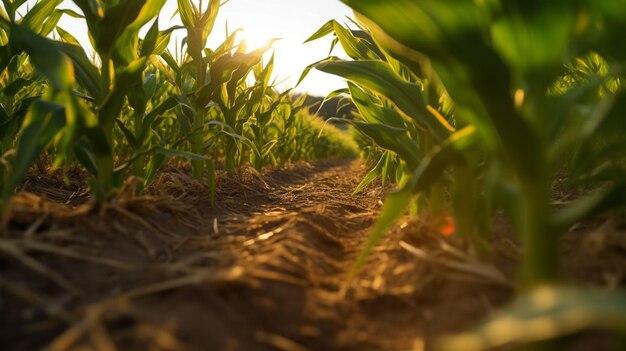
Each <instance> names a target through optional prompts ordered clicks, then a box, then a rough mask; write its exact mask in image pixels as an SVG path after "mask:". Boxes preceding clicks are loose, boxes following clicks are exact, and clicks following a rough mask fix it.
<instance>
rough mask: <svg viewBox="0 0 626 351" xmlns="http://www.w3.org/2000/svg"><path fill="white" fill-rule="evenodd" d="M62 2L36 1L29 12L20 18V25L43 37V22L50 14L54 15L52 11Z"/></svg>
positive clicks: (61, 0) (53, 0) (51, 0)
mask: <svg viewBox="0 0 626 351" xmlns="http://www.w3.org/2000/svg"><path fill="white" fill-rule="evenodd" d="M62 2H63V0H47V1H38V2H37V3H36V4H35V6H33V7H32V8H31V9H30V11H28V12H26V14H25V15H24V17H23V18H22V21H21V24H23V25H25V26H26V27H28V28H30V29H31V30H32V31H33V32H35V33H38V34H43V35H45V34H46V33H42V27H43V25H44V22H45V21H46V19H48V17H49V16H50V14H52V13H54V10H55V9H56V8H57V6H59V5H60V4H61V3H62Z"/></svg>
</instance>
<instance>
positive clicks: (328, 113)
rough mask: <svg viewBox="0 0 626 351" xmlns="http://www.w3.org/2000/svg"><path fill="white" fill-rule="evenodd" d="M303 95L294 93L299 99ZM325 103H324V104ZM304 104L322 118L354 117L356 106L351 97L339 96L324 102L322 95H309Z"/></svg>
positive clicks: (295, 97)
mask: <svg viewBox="0 0 626 351" xmlns="http://www.w3.org/2000/svg"><path fill="white" fill-rule="evenodd" d="M301 96H302V95H301V94H296V95H294V99H299V98H300V97H301ZM322 103H323V104H322ZM304 105H305V106H306V107H307V108H308V110H309V112H310V113H312V114H317V115H318V116H320V117H321V118H322V119H324V120H327V119H329V118H332V117H340V118H349V119H352V114H353V111H356V107H355V106H354V104H353V103H352V101H351V100H350V99H346V98H345V97H341V96H337V97H334V98H332V99H329V100H328V101H326V102H324V97H322V96H311V95H309V96H307V97H306V100H305V103H304Z"/></svg>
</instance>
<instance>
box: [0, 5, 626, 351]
mask: <svg viewBox="0 0 626 351" xmlns="http://www.w3.org/2000/svg"><path fill="white" fill-rule="evenodd" d="M164 2H165V0H126V1H124V0H117V1H101V0H91V1H90V0H74V3H75V4H76V5H77V6H78V7H79V8H80V9H81V13H75V12H72V11H68V10H59V9H57V7H58V6H59V4H60V3H61V0H50V1H45V0H44V1H39V2H37V4H36V5H35V6H34V7H33V8H31V9H30V10H29V11H28V12H27V13H26V14H25V15H24V16H23V17H21V18H16V17H17V15H16V14H17V9H18V8H19V7H20V6H21V5H22V4H23V3H24V1H23V0H21V1H11V0H3V4H4V9H3V12H2V13H0V44H1V45H2V51H1V53H2V56H1V57H0V71H1V72H2V76H1V82H2V83H1V84H2V95H1V96H0V102H1V105H2V109H0V123H1V124H0V138H1V140H2V144H1V145H2V146H1V147H2V150H1V154H2V162H1V163H0V172H1V173H2V183H1V186H2V193H3V199H4V202H3V203H4V204H7V203H8V201H9V200H10V198H11V196H12V194H13V193H14V192H15V190H16V188H18V186H19V185H20V183H21V181H22V179H23V178H24V176H25V174H26V173H27V172H28V171H29V169H30V168H31V167H32V166H33V164H35V163H36V162H43V163H44V164H51V165H52V166H53V167H61V168H63V167H69V166H70V165H75V164H80V165H81V166H82V167H83V168H84V169H86V170H87V171H88V172H89V173H90V174H91V175H92V177H91V182H90V187H91V191H92V193H93V194H94V197H95V199H96V204H98V205H102V204H104V203H106V202H107V201H109V200H111V199H112V197H113V196H114V195H115V191H116V190H117V189H119V188H120V187H121V185H122V183H123V182H124V180H125V179H126V178H127V177H129V176H136V177H140V178H141V179H142V180H143V181H142V182H141V183H140V184H139V186H138V188H137V189H136V191H137V193H139V194H140V193H141V192H142V191H143V189H145V187H146V186H148V185H149V184H150V182H151V181H152V180H153V179H154V177H155V175H156V174H157V172H158V170H159V169H160V167H161V166H163V165H164V164H165V163H166V162H168V160H169V162H171V160H172V159H173V160H178V162H183V161H184V162H189V163H190V164H191V167H192V173H193V175H194V176H195V177H197V178H205V179H207V184H208V185H209V186H210V187H211V188H212V189H215V185H216V184H215V182H216V180H215V179H216V177H215V174H216V168H217V167H218V165H223V167H224V169H225V170H226V171H227V172H234V171H235V170H236V169H238V167H240V166H242V165H246V164H249V165H251V166H252V167H254V168H256V169H258V170H261V169H262V168H263V167H265V166H269V165H273V166H281V165H285V164H286V163H288V162H293V161H297V160H307V159H313V158H321V157H329V156H355V155H356V153H357V152H360V153H361V156H362V157H364V158H365V159H366V160H368V161H369V162H370V164H371V165H372V167H371V171H370V172H369V173H368V174H367V176H366V177H365V178H364V179H363V181H362V182H361V184H360V185H359V186H358V188H357V189H356V192H359V191H361V190H362V189H364V188H365V187H366V186H367V185H368V184H370V183H372V182H373V181H374V180H376V179H382V180H383V182H393V183H395V184H397V185H398V187H397V190H395V191H394V192H392V193H391V194H390V195H389V196H388V197H387V199H386V200H385V202H384V206H383V209H382V213H381V215H380V217H379V218H378V219H377V222H376V224H375V226H374V228H373V231H372V233H371V235H370V237H369V241H368V244H367V247H366V248H365V249H364V250H363V252H362V253H361V255H360V257H359V258H358V260H357V261H356V263H355V265H354V268H353V271H352V273H351V274H352V276H355V275H356V274H357V272H358V271H359V269H360V268H362V266H363V264H364V262H365V260H366V259H367V257H368V256H369V255H370V254H372V252H373V251H374V248H375V246H376V244H377V243H378V242H379V241H380V240H381V238H382V236H383V235H384V234H385V232H386V231H387V230H388V229H390V228H391V226H392V225H393V224H394V223H395V222H396V221H397V220H398V219H399V218H400V217H401V216H402V215H404V214H406V213H407V211H408V212H410V213H411V214H414V215H418V216H420V218H423V219H424V220H429V221H434V222H441V223H442V225H443V224H446V223H450V222H451V223H454V231H455V235H458V236H460V237H462V238H464V239H465V240H467V241H468V242H469V243H471V246H472V247H473V248H474V249H475V251H476V252H477V254H478V255H479V256H484V257H488V256H489V255H490V253H491V250H492V247H491V244H490V243H491V236H490V235H491V234H490V233H491V232H492V231H491V223H492V220H493V218H494V216H495V215H496V214H497V213H505V214H506V215H507V216H508V218H510V220H511V222H512V223H513V226H514V228H515V232H516V234H517V236H518V239H519V241H520V242H521V243H522V247H523V259H522V262H521V266H520V268H519V274H518V285H517V292H518V294H517V295H518V297H517V299H516V300H515V301H514V303H513V304H512V305H510V306H509V307H508V308H507V309H505V310H503V311H500V312H497V313H496V314H494V315H493V316H492V318H490V319H489V320H487V321H485V323H484V324H483V325H481V326H479V327H478V328H476V329H475V330H472V331H469V332H467V333H463V334H459V335H456V336H451V337H449V338H444V339H443V340H442V342H441V344H440V345H439V346H440V347H441V348H442V349H446V350H482V349H490V348H493V347H500V346H503V345H508V344H511V343H530V344H531V345H532V346H531V347H533V348H534V349H537V350H542V349H546V350H548V349H549V350H552V349H555V347H556V346H555V344H550V343H546V340H551V339H555V338H558V337H562V336H565V335H568V334H570V333H573V332H576V331H580V330H585V329H588V328H603V329H609V330H612V331H615V332H617V333H622V334H624V333H626V295H624V294H623V293H619V292H614V291H611V292H607V291H596V290H589V289H584V288H581V287H569V286H566V285H563V284H562V283H561V280H560V277H559V272H558V262H557V260H558V245H559V238H560V236H561V235H563V234H564V233H566V232H567V231H568V230H569V229H570V228H572V227H574V226H575V225H577V224H579V223H581V222H583V221H585V220H589V219H592V218H595V217H596V216H599V215H607V214H610V215H614V216H622V217H623V216H624V206H625V205H626V173H625V172H626V162H625V161H626V158H625V155H626V119H625V118H626V92H625V89H624V78H625V77H626V71H625V69H626V45H625V44H626V42H625V41H624V33H625V32H626V1H623V0H553V1H527V0H509V1H499V0H483V1H470V0H448V1H434V0H430V1H429V0H342V2H343V3H345V4H347V5H348V6H350V7H351V8H352V9H354V10H355V14H356V19H355V20H353V21H350V22H349V23H347V24H343V23H340V22H337V21H334V20H331V21H329V22H327V23H326V24H324V25H323V26H322V27H321V28H320V29H319V30H318V31H317V32H316V33H314V34H313V35H312V36H311V37H310V38H309V39H308V40H307V41H314V40H318V39H320V38H323V37H327V36H331V37H332V38H333V44H332V45H333V47H334V46H336V45H339V46H341V47H342V48H343V50H344V51H345V53H346V54H347V55H348V56H349V58H350V59H340V58H337V57H333V56H330V57H328V58H326V59H324V60H322V61H320V62H316V63H314V64H312V65H311V66H310V67H309V68H307V69H306V70H305V71H304V73H303V75H302V78H301V79H304V78H305V76H306V75H307V73H308V72H309V71H310V70H311V69H317V70H320V71H322V72H325V73H328V74H333V75H336V76H339V77H342V78H344V79H346V81H347V82H348V83H347V87H346V88H345V89H341V90H338V91H336V92H333V93H331V94H330V95H329V96H328V98H334V97H337V96H341V97H342V98H344V99H346V100H349V101H350V102H351V103H353V104H354V106H355V107H356V111H354V118H353V119H339V118H335V119H331V122H332V123H331V124H337V125H347V126H348V127H349V128H350V130H352V131H353V134H354V141H352V140H349V138H347V137H346V135H345V134H343V132H341V131H340V129H339V128H336V127H333V126H332V125H326V126H323V123H322V122H321V121H320V120H318V119H316V117H313V116H310V115H309V114H308V113H307V112H306V111H305V109H304V107H303V101H304V99H303V98H302V99H299V100H296V99H293V98H292V96H291V95H290V91H285V92H279V91H277V90H276V89H275V88H274V87H273V83H272V82H271V77H272V73H273V68H274V67H273V66H274V64H273V62H274V60H273V57H271V58H270V59H269V60H264V57H265V58H267V57H268V55H267V51H268V50H269V47H264V48H259V49H255V50H253V51H249V52H248V51H247V49H246V48H245V45H242V44H241V43H240V42H238V40H237V32H236V31H235V32H233V33H230V35H228V37H227V39H226V40H225V41H224V43H222V44H221V45H220V46H219V47H218V48H215V49H208V48H207V39H208V37H209V35H210V34H211V32H212V29H213V24H214V23H215V19H216V16H217V15H218V12H219V8H220V2H219V1H215V0H211V1H208V3H207V4H206V6H205V8H203V6H202V3H200V5H199V6H197V5H195V4H193V3H192V2H191V1H189V0H178V16H179V17H180V20H181V22H182V26H175V27H172V28H167V29H164V30H163V29H160V28H158V25H157V23H158V22H157V21H155V19H156V18H157V17H158V15H159V12H160V9H161V7H162V6H163V4H164ZM63 16H72V17H76V18H80V19H83V20H84V21H85V22H86V23H87V26H88V28H89V34H90V38H91V40H92V45H93V48H94V50H95V59H90V58H89V57H88V56H87V55H86V54H85V52H84V51H83V49H82V48H81V46H80V44H79V43H78V41H77V40H76V39H75V38H74V37H72V35H71V34H70V33H68V32H67V31H65V30H63V29H62V28H60V27H59V26H58V22H59V20H60V18H61V17H63ZM144 26H149V30H148V32H147V34H146V35H145V36H144V37H143V38H140V37H139V31H140V29H141V28H143V27H144ZM174 31H183V32H186V38H185V39H184V40H183V42H181V43H180V45H178V46H177V47H179V48H180V52H171V51H170V50H169V49H168V46H169V44H170V41H171V37H172V33H173V32H174ZM53 36H54V37H55V38H58V39H51V38H52V37H53ZM331 51H332V48H331ZM249 76H252V77H253V78H254V83H252V84H251V83H249V81H248V80H247V78H248V77H249ZM322 129H323V131H322ZM354 142H356V144H357V145H358V148H359V151H355V150H356V147H355V146H354V145H353V143H354ZM559 172H561V173H562V172H565V174H566V179H567V183H568V184H570V185H572V186H576V187H578V188H579V189H584V191H583V192H582V193H584V195H582V196H580V197H578V198H576V199H574V200H572V201H568V202H566V203H560V204H558V206H556V205H555V204H553V197H552V192H553V187H554V185H555V179H556V176H555V175H556V174H557V173H559Z"/></svg>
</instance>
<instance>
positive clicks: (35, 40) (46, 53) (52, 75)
mask: <svg viewBox="0 0 626 351" xmlns="http://www.w3.org/2000/svg"><path fill="white" fill-rule="evenodd" d="M10 42H11V44H12V45H15V46H16V47H18V48H20V49H21V50H23V51H26V52H27V53H28V56H29V58H30V62H31V63H32V64H33V66H35V68H36V69H37V70H38V71H39V72H40V73H41V74H43V75H44V76H45V77H46V78H47V79H48V80H49V81H50V83H51V85H52V87H53V88H54V89H56V90H64V89H71V88H72V87H73V85H74V70H73V67H72V63H71V61H70V60H69V59H68V58H67V57H66V56H65V55H64V54H62V53H61V52H60V50H58V48H57V46H56V45H55V43H54V42H53V41H52V40H50V39H47V38H44V37H41V36H39V35H37V34H35V33H33V32H32V31H31V30H30V29H28V28H27V27H24V26H14V27H13V28H12V30H11V34H10Z"/></svg>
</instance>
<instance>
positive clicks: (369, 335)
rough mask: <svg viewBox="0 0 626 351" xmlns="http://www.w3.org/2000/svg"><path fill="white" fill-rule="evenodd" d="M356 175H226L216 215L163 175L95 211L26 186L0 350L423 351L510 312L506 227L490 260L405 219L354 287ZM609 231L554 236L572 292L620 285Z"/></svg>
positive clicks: (6, 282) (372, 191) (309, 169)
mask: <svg viewBox="0 0 626 351" xmlns="http://www.w3.org/2000/svg"><path fill="white" fill-rule="evenodd" d="M366 171H367V169H366V167H365V166H364V165H363V164H362V163H361V162H360V161H353V160H326V161H318V162H315V163H311V164H309V163H300V164H297V165H294V166H291V167H288V168H286V169H281V170H268V171H267V172H264V173H263V174H259V173H257V172H255V171H253V170H250V169H244V170H242V171H241V172H240V173H238V174H237V175H231V176H222V178H221V179H220V182H219V184H220V186H219V189H218V190H217V195H216V201H215V206H212V204H211V200H210V198H211V197H210V193H209V192H208V191H207V189H206V187H205V186H204V184H202V182H201V181H198V180H195V179H192V178H191V177H189V175H188V173H187V172H185V171H184V170H179V169H176V168H172V169H168V170H165V171H163V172H162V173H161V175H160V178H159V179H158V180H157V181H156V182H155V184H154V185H153V186H151V188H150V189H148V194H147V195H146V196H143V197H140V198H135V197H133V196H132V195H131V194H130V193H132V192H130V191H128V192H124V191H123V192H122V193H120V194H119V196H118V197H117V200H116V201H115V202H114V203H112V204H110V205H108V206H107V207H106V208H103V209H102V210H101V211H99V212H97V213H94V212H93V211H90V210H89V206H88V201H89V194H88V193H87V192H86V190H85V189H86V186H85V184H84V182H83V179H84V175H81V174H80V172H74V173H71V174H70V175H69V178H70V185H69V186H68V185H66V184H65V183H64V182H62V181H61V180H60V178H59V176H58V175H57V176H50V175H46V176H36V175H30V176H29V177H28V180H27V181H26V183H25V184H24V186H23V189H22V190H23V191H22V192H21V193H20V194H18V195H17V196H16V197H15V199H14V200H13V203H12V206H11V209H10V216H9V221H8V222H7V223H5V228H6V229H5V230H4V231H3V232H2V233H0V316H1V317H0V345H1V347H0V349H2V350H11V351H22V350H24V351H25V350H39V349H48V350H52V351H64V350H97V351H113V350H151V351H152V350H164V351H165V350H168V351H170V350H171V351H175V350H176V351H177V350H198V351H200V350H223V351H235V350H282V351H303V350H346V351H347V350H355V351H356V350H359V351H362V350H414V351H419V350H431V349H432V348H433V344H434V342H433V341H434V340H435V339H436V338H437V337H438V336H441V335H442V334H446V333H453V332H458V331H462V330H464V329H466V328H467V327H469V326H471V325H473V324H475V323H476V322H477V321H479V320H480V319H481V318H483V317H484V316H485V315H487V314H489V313H490V312H491V311H492V310H493V309H494V308H496V307H498V306H501V305H502V304H504V303H506V302H507V301H509V300H510V299H511V297H512V294H513V286H514V280H513V278H512V277H514V275H515V267H516V266H517V262H518V261H519V257H520V252H521V251H520V248H519V246H518V244H517V243H516V240H515V239H514V237H513V236H512V234H511V229H510V226H509V225H508V224H507V222H506V221H505V220H504V219H503V218H501V217H499V218H498V220H497V221H496V223H495V224H494V228H495V232H496V235H494V239H493V240H494V243H493V244H494V247H495V248H496V249H495V252H494V254H493V255H492V257H491V259H488V260H485V258H484V257H482V258H481V259H480V260H479V259H477V258H476V256H477V255H476V254H473V253H472V252H473V249H472V247H470V246H469V245H468V244H467V243H466V242H464V240H463V239H462V238H457V237H455V236H445V235H442V234H441V233H440V232H439V231H438V230H437V228H435V227H433V226H432V225H430V224H429V222H428V220H425V219H422V220H421V221H420V220H416V219H410V218H405V219H404V220H402V221H400V223H398V225H397V226H396V227H395V228H394V229H393V230H392V231H391V233H389V234H388V235H387V236H386V237H385V238H384V239H383V240H382V242H381V243H380V244H379V245H378V246H377V248H376V250H375V251H374V253H373V254H372V255H371V256H370V257H369V259H368V260H367V262H366V264H365V267H364V268H363V269H362V270H361V271H360V272H359V273H358V274H356V275H354V276H351V275H350V272H351V270H352V267H353V265H354V262H355V260H356V257H357V256H358V255H359V253H360V252H361V250H362V249H363V247H364V245H365V242H366V241H367V238H368V234H369V231H370V229H371V227H372V225H373V223H374V220H375V219H376V216H377V214H378V211H379V207H380V204H381V202H380V201H381V199H383V197H384V194H385V193H386V188H385V187H382V186H381V185H380V184H376V185H373V186H370V187H368V188H367V189H366V190H365V191H364V192H362V193H361V194H358V195H355V196H353V195H352V192H353V190H354V189H355V187H356V185H357V184H358V182H359V181H360V180H361V179H362V177H363V175H364V174H365V172H366ZM129 183H132V180H131V181H130V182H129ZM128 188H129V189H130V188H132V184H129V187H128ZM602 228H604V229H607V228H610V229H611V230H600V229H602ZM616 228H617V226H616V225H615V223H614V222H612V221H605V222H597V223H590V224H586V225H582V226H579V227H578V228H574V229H573V230H572V231H570V233H568V234H567V235H566V236H565V238H564V242H563V245H562V266H563V270H564V273H565V274H564V275H565V277H566V279H567V280H568V281H571V282H576V283H583V284H592V285H596V286H611V287H615V286H620V285H624V275H625V273H626V272H625V269H624V267H626V254H625V251H626V250H625V248H626V245H624V240H623V237H624V236H623V235H621V234H622V233H618V234H620V235H618V234H616V233H617V231H618V229H616ZM599 233H600V234H599ZM607 233H609V234H607ZM449 262H455V263H458V264H456V265H450V264H449ZM590 343H592V345H593V347H592V349H594V350H609V349H610V348H611V345H612V344H611V343H612V340H611V339H610V338H609V337H607V336H605V335H603V334H597V333H587V334H583V335H581V336H579V337H577V338H576V339H575V342H574V343H573V344H572V346H571V348H570V349H571V350H583V349H586V347H587V346H585V345H590Z"/></svg>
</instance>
